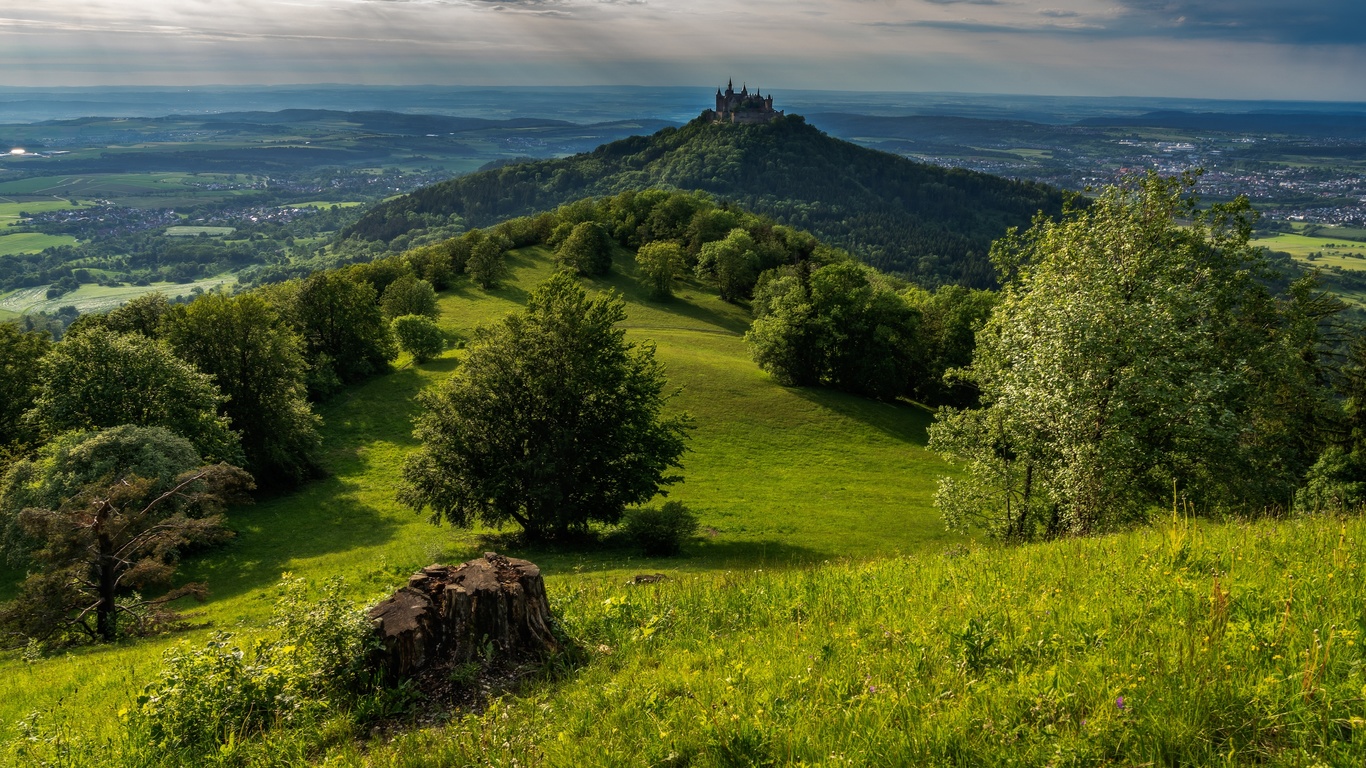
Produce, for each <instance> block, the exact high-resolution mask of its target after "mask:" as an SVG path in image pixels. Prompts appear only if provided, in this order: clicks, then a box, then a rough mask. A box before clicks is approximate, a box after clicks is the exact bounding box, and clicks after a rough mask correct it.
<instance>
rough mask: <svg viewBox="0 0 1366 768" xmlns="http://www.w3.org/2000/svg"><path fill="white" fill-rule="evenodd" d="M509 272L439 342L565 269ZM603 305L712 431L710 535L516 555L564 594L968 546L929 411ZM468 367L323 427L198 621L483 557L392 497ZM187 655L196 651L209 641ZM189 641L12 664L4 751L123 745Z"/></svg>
mask: <svg viewBox="0 0 1366 768" xmlns="http://www.w3.org/2000/svg"><path fill="white" fill-rule="evenodd" d="M510 263H511V266H512V269H513V278H512V279H511V280H509V281H508V282H507V284H506V285H505V287H503V288H501V289H499V290H496V291H494V292H492V293H486V292H484V291H481V290H478V289H474V288H468V287H466V288H463V289H458V290H455V291H452V292H448V293H446V294H443V296H442V297H441V308H442V311H443V315H442V320H441V322H442V323H443V324H444V325H445V326H446V327H447V328H448V329H449V330H450V331H452V332H453V333H456V334H459V335H461V336H465V337H468V336H469V334H470V333H471V332H472V330H473V329H474V327H475V326H477V325H479V324H481V323H486V322H490V321H492V320H495V319H497V318H499V317H501V316H502V315H503V314H505V313H507V312H511V311H515V310H517V309H519V308H520V307H521V306H522V304H523V303H524V302H525V300H526V297H527V292H528V291H529V290H530V289H531V288H532V287H533V286H534V285H535V284H536V283H537V282H538V281H539V280H541V279H543V278H544V277H546V276H548V275H549V274H550V272H551V269H552V266H551V263H550V260H549V257H548V254H547V253H546V252H545V251H543V250H539V249H538V250H530V251H524V252H519V253H515V254H513V255H512V257H511V261H510ZM619 266H620V267H623V268H626V267H629V265H628V264H626V263H625V262H623V263H621V264H619ZM595 287H598V288H617V289H620V290H621V291H622V292H623V293H624V294H625V295H627V297H628V298H629V299H630V301H631V303H630V306H629V319H628V321H627V323H626V326H627V328H628V333H629V336H630V338H632V339H633V340H637V341H646V340H653V341H654V342H655V343H656V344H657V346H658V354H659V356H660V358H661V360H662V361H663V362H664V363H665V365H666V366H667V369H668V374H669V377H670V382H671V384H675V385H680V386H681V387H682V388H683V389H682V393H681V394H680V395H679V396H678V398H677V399H676V400H675V401H674V403H673V405H672V407H676V408H680V409H683V410H686V411H688V412H690V413H691V414H692V415H693V416H694V417H695V419H696V421H697V425H698V427H697V430H696V432H695V433H694V438H693V440H692V452H691V453H689V454H687V455H686V456H685V457H684V463H685V470H684V474H685V476H686V481H685V482H684V483H683V484H682V485H680V486H676V487H675V488H674V489H673V491H672V494H671V498H678V499H681V500H683V501H685V502H687V503H688V504H689V505H690V506H692V507H693V508H694V509H695V510H697V511H698V513H699V515H700V517H701V519H702V525H703V527H704V529H705V535H704V536H703V537H702V539H701V541H699V542H698V543H697V544H695V545H694V546H693V547H691V549H690V556H689V557H686V558H683V559H677V560H646V559H642V558H640V557H638V556H637V555H635V554H634V553H633V552H631V551H625V550H606V551H603V550H574V549H555V548H548V549H536V550H522V549H518V550H510V551H509V554H514V555H518V556H524V557H529V558H531V559H533V560H534V561H535V562H537V563H539V564H540V565H541V566H542V568H543V569H544V571H545V573H546V574H547V576H548V579H549V582H550V584H551V585H552V589H553V590H566V589H574V588H577V587H574V586H571V585H577V584H615V583H619V582H620V581H622V580H623V579H625V578H626V577H627V576H629V575H630V574H633V573H638V572H654V571H665V572H669V573H675V574H677V573H684V572H705V571H718V570H727V569H749V568H759V567H767V568H788V567H792V566H795V565H802V564H811V563H815V562H821V561H824V560H828V559H837V558H841V557H851V556H852V557H858V558H863V557H870V556H875V555H887V556H892V555H896V554H899V553H910V552H920V551H937V550H938V549H939V548H941V547H942V546H944V545H945V544H951V543H956V542H960V541H961V539H959V538H958V537H955V536H951V535H949V534H947V533H946V532H945V531H944V529H943V526H942V525H941V524H940V522H939V520H938V517H937V515H936V513H935V512H934V510H933V509H932V507H931V501H930V496H931V493H932V491H933V487H934V478H935V476H936V475H937V474H939V473H940V472H943V471H945V469H946V466H945V465H944V464H943V463H942V462H941V461H940V460H939V459H938V458H937V457H935V456H933V455H932V454H930V453H929V452H927V451H926V450H925V449H924V447H923V445H924V432H925V427H926V425H927V424H928V422H929V414H928V413H927V412H926V411H924V410H923V409H920V408H917V407H913V406H909V405H901V406H893V405H886V404H877V403H871V402H868V401H864V400H861V399H858V398H854V397H851V396H846V395H840V394H836V393H830V392H824V391H816V390H797V389H788V388H784V387H781V386H778V385H777V384H776V383H774V382H773V381H772V380H771V379H770V378H769V377H768V376H767V375H766V374H764V373H762V372H761V371H759V370H758V368H757V367H756V366H755V365H754V363H753V362H752V361H751V360H750V358H749V354H748V350H747V349H746V348H745V345H744V343H743V340H742V338H741V336H742V333H743V329H744V327H745V325H746V323H747V313H746V312H744V311H743V310H741V309H739V308H736V307H734V306H731V305H728V304H725V303H723V302H721V301H720V300H719V299H718V298H717V297H716V296H715V294H714V293H713V292H711V291H710V290H706V289H703V288H701V287H698V286H692V287H690V288H688V289H687V290H685V291H684V292H683V295H682V296H680V297H679V298H676V299H675V300H673V301H672V302H669V303H666V304H649V303H646V302H643V301H641V299H640V296H641V294H640V291H639V289H638V288H637V287H636V286H635V284H634V282H633V281H632V280H630V279H629V278H627V277H623V276H616V277H613V278H611V279H608V280H605V281H600V282H598V283H596V284H595ZM460 354H461V353H460V352H458V351H450V352H448V353H447V354H446V355H445V356H444V357H443V358H441V359H438V360H436V361H433V362H431V363H428V364H426V365H423V366H412V365H408V364H402V363H401V366H400V367H399V368H398V370H396V371H395V372H394V373H392V374H390V375H387V376H383V377H379V378H377V379H374V380H372V381H370V382H368V383H366V384H364V385H362V386H360V387H357V388H354V389H351V390H348V391H346V392H345V393H343V394H342V395H340V396H339V397H338V398H336V399H335V400H333V401H332V402H329V403H328V404H327V405H326V406H325V407H324V408H323V409H322V415H323V418H324V419H325V422H326V426H325V429H324V437H325V451H326V456H325V462H324V463H325V466H326V468H327V470H328V473H329V476H328V477H327V478H326V479H325V480H321V481H318V482H315V483H313V484H311V485H309V486H307V487H305V488H304V489H303V490H301V491H300V492H298V493H296V494H293V495H290V496H287V497H282V498H276V499H271V500H267V501H263V502H262V503H260V504H257V505H256V506H254V507H248V508H241V509H236V510H234V511H233V513H232V515H231V521H232V524H233V526H234V528H236V529H237V531H238V533H239V535H238V536H237V538H236V539H235V540H234V541H233V542H232V543H231V544H229V545H228V546H226V547H225V548H223V549H221V550H219V551H217V552H214V553H212V554H209V555H207V556H204V557H200V558H197V559H194V560H192V561H191V562H190V563H189V564H188V566H187V567H186V569H185V573H184V576H185V578H186V579H205V580H207V581H208V582H209V584H210V587H211V589H212V592H213V594H212V597H211V600H210V601H209V603H208V604H206V605H205V606H204V608H203V609H202V612H201V613H200V615H199V617H198V620H199V621H204V622H209V623H212V624H213V625H214V626H216V627H219V628H228V629H245V630H248V631H250V630H253V629H258V628H260V627H262V626H263V624H264V622H265V620H266V618H267V617H268V616H269V613H270V611H271V607H272V604H273V602H272V595H273V594H274V591H273V585H274V584H275V583H276V582H277V580H278V579H279V576H280V574H281V572H283V571H292V572H294V573H296V574H299V575H302V576H306V577H308V578H310V579H316V580H321V579H323V578H326V577H328V576H330V575H334V574H336V575H344V576H345V577H346V578H347V579H348V581H349V583H350V589H351V591H352V592H353V594H354V595H355V596H356V597H358V598H362V599H367V600H369V599H373V598H375V597H376V596H377V595H378V594H379V593H381V592H386V591H390V590H392V589H394V588H395V587H396V586H397V585H400V584H402V583H403V582H404V581H405V579H406V577H407V575H408V574H409V573H411V572H412V571H414V570H415V569H416V568H418V567H420V566H422V565H424V564H427V563H430V562H433V561H437V560H441V561H459V560H463V559H467V558H469V557H471V556H475V555H477V554H478V553H479V552H482V551H483V549H485V548H486V547H488V546H492V545H490V544H489V543H488V542H485V541H483V540H481V538H480V536H481V534H482V533H487V532H479V531H475V532H464V531H454V530H451V529H449V528H435V527H432V526H431V525H430V524H428V523H427V522H426V520H425V517H420V516H418V515H416V514H414V513H413V512H411V511H410V510H407V509H404V508H401V507H399V506H398V505H397V504H396V502H395V501H394V493H395V485H394V478H395V477H396V476H397V474H398V469H399V466H400V464H401V462H402V460H403V457H404V456H405V455H406V454H407V453H408V452H409V451H410V450H411V449H412V448H413V446H414V443H413V440H412V438H411V434H410V433H411V421H410V420H411V417H412V416H413V414H414V410H413V409H414V406H413V404H412V397H413V395H415V394H416V393H417V392H418V391H419V390H420V389H421V388H422V387H423V386H427V385H430V384H433V383H435V382H437V381H440V380H441V379H442V378H443V377H445V376H446V375H448V374H449V373H450V371H451V370H452V369H453V368H454V367H455V365H456V364H457V362H458V358H459V355H460ZM889 478H892V479H891V480H890V481H889ZM15 577H16V575H15V574H9V577H8V578H6V579H4V586H3V587H0V599H3V598H6V597H8V596H9V595H10V594H12V589H13V583H14V580H15ZM189 637H190V638H191V639H193V640H194V641H195V642H199V641H201V640H202V639H203V637H204V633H203V632H202V631H201V632H192V633H190V634H189ZM179 639H180V638H161V639H154V640H150V641H143V642H138V643H132V644H127V645H119V646H114V647H110V648H98V649H80V650H76V651H74V652H72V653H70V654H65V655H62V656H57V657H53V658H49V659H46V660H44V661H42V662H41V663H39V664H36V665H26V664H24V663H23V662H21V661H19V660H18V659H16V658H15V657H13V656H10V657H8V658H7V659H6V660H3V661H0V739H3V738H5V737H7V736H10V735H12V734H13V731H12V730H11V729H12V728H13V725H14V723H15V722H16V721H17V720H19V719H20V718H22V717H24V716H25V715H26V714H28V713H29V712H31V711H44V712H47V713H48V714H47V715H45V717H47V718H48V719H49V720H51V721H53V722H65V723H69V724H71V725H72V727H75V726H76V725H77V724H79V727H80V730H82V731H83V732H85V733H89V734H93V735H96V736H108V735H112V734H113V733H114V732H115V730H116V721H115V719H114V713H115V712H116V711H117V710H118V709H120V708H122V707H125V706H127V705H128V703H129V702H130V701H131V700H132V698H133V697H134V696H135V695H136V694H137V692H138V691H139V690H140V688H141V686H142V684H143V683H144V682H145V681H146V680H147V679H148V678H149V676H150V675H151V674H152V673H153V672H154V671H155V669H156V667H157V662H158V658H159V655H160V653H161V651H162V650H163V649H165V648H166V647H167V646H168V645H169V644H171V643H174V642H177V641H178V640H179Z"/></svg>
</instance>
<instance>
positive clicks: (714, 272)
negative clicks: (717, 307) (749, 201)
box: [697, 227, 759, 302]
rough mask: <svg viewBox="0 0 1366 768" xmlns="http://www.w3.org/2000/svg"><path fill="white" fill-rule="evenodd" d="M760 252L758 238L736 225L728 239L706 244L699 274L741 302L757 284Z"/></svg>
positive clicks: (725, 295) (724, 294)
mask: <svg viewBox="0 0 1366 768" xmlns="http://www.w3.org/2000/svg"><path fill="white" fill-rule="evenodd" d="M758 275H759V254H758V251H757V249H756V246H755V244H754V238H753V237H751V236H750V234H749V233H748V232H746V231H745V230H744V229H741V228H738V227H737V228H736V229H732V230H731V231H730V234H728V235H726V237H725V239H724V240H717V241H715V242H711V243H706V244H705V245H703V246H702V252H701V255H700V256H699V257H698V259H697V276H698V277H701V278H705V279H708V280H710V281H711V282H712V283H714V284H715V285H716V288H717V290H718V291H720V293H721V298H722V299H723V300H724V301H731V302H734V301H739V300H740V299H742V298H744V297H745V295H746V294H748V293H749V291H750V289H751V288H753V287H754V281H755V279H757V278H758Z"/></svg>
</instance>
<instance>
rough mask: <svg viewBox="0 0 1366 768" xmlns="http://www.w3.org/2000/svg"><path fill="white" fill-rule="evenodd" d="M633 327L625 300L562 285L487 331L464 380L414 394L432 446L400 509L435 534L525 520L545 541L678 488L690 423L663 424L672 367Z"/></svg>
mask: <svg viewBox="0 0 1366 768" xmlns="http://www.w3.org/2000/svg"><path fill="white" fill-rule="evenodd" d="M625 317H626V311H625V305H624V302H623V301H622V300H621V298H620V297H618V296H616V295H615V294H611V293H609V294H607V295H605V296H600V297H598V298H593V299H589V298H588V297H587V296H586V294H585V293H584V290H583V289H582V288H581V287H579V285H578V284H577V283H576V282H575V280H574V278H573V277H571V276H569V275H568V274H564V273H560V274H557V275H555V276H554V277H552V278H550V279H549V280H548V281H546V282H545V283H544V284H542V285H541V286H540V287H538V288H537V289H536V290H535V291H534V292H533V293H532V295H531V298H530V300H529V301H528V304H527V309H526V311H525V312H524V313H522V314H520V315H512V316H509V317H507V318H506V319H505V320H503V321H502V322H501V323H500V324H498V325H495V326H492V327H489V328H483V329H480V331H479V332H478V333H477V335H476V339H475V341H474V343H473V344H472V345H471V347H470V350H469V355H468V356H467V357H466V359H465V362H464V364H463V365H462V366H461V367H460V368H459V369H458V370H457V371H456V373H455V375H454V376H452V377H451V378H450V379H449V380H448V381H447V382H446V383H445V384H444V385H442V386H440V387H438V388H436V389H431V390H427V391H425V392H423V393H422V394H421V395H419V396H418V399H419V402H420V403H421V404H422V406H423V412H422V414H421V415H420V416H419V417H418V419H417V429H416V431H415V432H414V434H415V435H416V437H417V438H418V440H420V441H421V443H422V447H421V448H420V449H419V450H418V451H417V452H416V453H414V454H413V455H411V456H410V457H409V458H408V460H407V461H406V462H405V463H404V466H403V489H402V490H401V491H400V493H399V499H400V500H401V501H402V502H403V503H405V504H407V505H408V506H410V507H412V508H413V509H416V510H419V511H420V510H423V509H428V508H430V509H431V510H432V520H433V522H440V521H441V520H443V519H444V520H446V521H448V522H450V523H451V524H453V525H460V526H468V525H471V524H473V523H474V522H475V521H476V520H480V521H483V522H485V523H488V524H491V525H501V524H503V523H505V522H508V521H515V522H516V523H517V524H518V525H520V526H521V527H522V529H523V531H525V532H526V534H527V535H528V536H529V537H531V538H544V537H547V536H564V535H567V534H568V533H569V532H570V531H573V530H581V529H583V528H585V527H586V526H587V525H588V524H589V523H591V522H604V523H615V522H617V520H619V519H620V517H621V514H622V510H623V509H624V508H625V507H626V506H627V505H629V504H639V503H642V502H645V501H648V500H649V499H650V498H652V497H653V496H655V494H657V493H659V492H660V488H661V486H667V485H670V484H672V483H676V482H678V481H679V480H680V479H681V478H679V477H678V476H676V475H670V474H668V471H669V469H670V468H671V467H678V466H680V464H679V457H680V456H681V455H682V453H683V451H684V448H685V445H684V440H685V438H686V432H687V430H688V429H689V426H690V419H689V418H688V417H687V416H686V415H677V416H668V417H666V416H663V415H662V413H661V411H662V409H663V407H664V404H665V402H666V401H667V400H668V395H666V394H665V386H666V385H665V378H664V371H663V367H662V366H661V364H660V363H659V362H658V361H657V360H656V359H655V355H654V348H653V347H651V346H641V345H635V344H630V343H627V342H626V340H625V331H624V330H622V329H621V328H618V327H616V326H617V323H619V322H621V321H622V320H623V319H624V318H625Z"/></svg>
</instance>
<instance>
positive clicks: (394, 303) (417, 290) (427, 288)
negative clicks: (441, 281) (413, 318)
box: [379, 275, 437, 322]
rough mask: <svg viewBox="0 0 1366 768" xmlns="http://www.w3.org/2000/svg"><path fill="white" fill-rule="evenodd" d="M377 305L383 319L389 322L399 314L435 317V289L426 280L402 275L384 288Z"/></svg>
mask: <svg viewBox="0 0 1366 768" xmlns="http://www.w3.org/2000/svg"><path fill="white" fill-rule="evenodd" d="M379 305H380V308H381V309H383V310H384V317H385V319H386V320H389V321H391V322H392V321H393V319H394V318H396V317H399V316H401V315H426V316H427V317H436V315H437V309H436V289H435V288H433V287H432V284H431V283H429V282H427V281H426V280H419V279H418V278H417V277H415V276H413V275H404V276H402V277H400V278H398V279H397V280H395V281H394V282H392V283H390V284H389V287H387V288H385V289H384V295H383V296H381V297H380V300H379Z"/></svg>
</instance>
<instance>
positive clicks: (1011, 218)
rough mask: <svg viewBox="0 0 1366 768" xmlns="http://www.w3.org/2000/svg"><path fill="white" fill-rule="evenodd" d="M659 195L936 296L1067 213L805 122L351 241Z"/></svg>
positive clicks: (474, 184)
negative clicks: (576, 203) (825, 251)
mask: <svg viewBox="0 0 1366 768" xmlns="http://www.w3.org/2000/svg"><path fill="white" fill-rule="evenodd" d="M650 187H667V188H674V189H682V190H701V191H704V192H708V193H710V194H712V195H715V196H716V197H718V198H721V199H724V200H728V201H731V202H734V203H737V204H739V205H741V206H743V207H746V208H749V209H750V210H753V211H756V212H758V213H762V214H766V215H768V216H771V217H773V218H775V219H777V220H778V221H779V222H780V223H784V224H788V225H791V226H795V227H800V228H802V229H806V230H809V231H811V232H812V233H814V234H816V235H817V236H818V237H820V238H821V239H823V240H826V241H828V242H830V243H832V244H835V245H839V246H842V247H844V248H847V249H848V250H850V251H851V252H852V253H854V254H855V255H857V256H859V257H860V258H861V259H863V260H864V261H866V262H867V263H869V264H872V265H873V266H875V267H878V268H879V269H882V270H884V271H888V272H893V273H897V274H900V275H904V276H907V277H910V278H912V279H914V280H916V281H917V282H920V283H922V284H926V285H936V284H942V283H960V284H963V285H969V286H976V287H985V286H989V285H992V284H993V282H994V279H995V273H994V270H993V269H992V267H991V264H990V262H989V261H988V259H987V252H988V249H989V248H990V246H991V241H992V240H994V239H995V238H997V237H1000V236H1001V235H1002V234H1004V233H1005V231H1006V229H1007V228H1009V227H1013V226H1019V227H1026V226H1028V224H1029V221H1030V219H1031V217H1032V216H1033V215H1034V214H1035V213H1036V212H1037V211H1039V210H1043V211H1044V212H1046V213H1048V214H1050V215H1053V214H1056V213H1058V212H1059V210H1060V209H1061V205H1062V193H1061V192H1060V191H1058V190H1055V189H1052V188H1049V187H1046V186H1043V185H1040V184H1034V183H1029V182H1017V181H1010V180H1007V179H1002V178H999V177H995V176H990V175H987V174H982V173H975V172H972V171H964V170H959V169H946V168H939V167H936V166H932V165H926V164H924V163H917V162H914V161H912V160H908V159H906V158H903V157H898V156H896V155H890V154H887V153H884V152H878V151H876V150H870V149H866V148H863V147H860V146H857V145H855V144H850V143H848V142H845V141H840V140H838V139H834V138H831V137H830V136H827V135H826V134H824V133H822V132H821V131H820V130H818V129H816V128H815V127H813V126H812V125H809V124H808V123H807V122H806V121H805V120H804V119H803V118H802V117H800V116H798V115H791V116H788V117H786V118H782V119H779V120H775V121H773V122H771V123H767V124H763V125H753V126H744V125H712V124H710V123H707V122H705V121H703V120H701V119H700V118H699V119H698V120H694V121H692V122H691V123H689V124H687V125H686V126H683V127H682V128H677V129H675V128H666V129H664V130H662V131H659V132H658V133H655V134H654V135H652V136H635V137H631V138H627V139H622V140H620V141H615V142H612V143H610V144H606V145H603V146H601V147H598V148H597V149H596V150H594V151H592V152H589V153H585V154H580V155H575V156H573V157H567V158H562V159H558V160H541V161H536V162H528V163H518V164H514V165H508V166H504V167H502V168H496V169H491V170H487V171H483V172H480V173H475V174H471V175H469V176H464V177H460V178H457V179H453V180H451V181H447V182H443V183H440V184H436V185H433V186H430V187H426V188H424V189H420V190H418V191H416V192H413V193H411V194H408V195H405V196H403V197H399V198H396V199H394V200H391V201H389V202H386V203H383V204H380V205H378V206H376V207H375V208H373V209H371V210H370V211H369V212H367V213H366V214H365V215H364V216H363V217H362V218H361V219H360V220H359V221H357V222H356V223H355V224H354V225H352V226H351V227H350V228H349V229H348V230H346V232H345V233H344V234H345V235H347V236H352V237H357V238H362V239H366V240H385V241H387V240H392V239H393V238H395V237H397V236H399V235H401V234H404V233H406V232H408V231H410V230H412V229H413V228H414V227H415V222H417V221H423V220H424V217H430V216H433V215H436V216H459V217H462V218H463V219H464V220H465V222H466V223H467V224H468V225H470V226H485V225H488V224H491V223H493V222H496V221H499V220H502V219H505V218H508V217H510V216H516V215H521V214H525V213H530V212H534V211H540V210H547V209H551V208H554V207H556V206H558V205H560V204H562V203H565V202H569V201H571V200H577V199H579V198H582V197H586V196H590V195H608V194H614V193H617V192H621V191H625V190H628V189H646V188H650ZM428 220H429V219H428Z"/></svg>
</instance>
